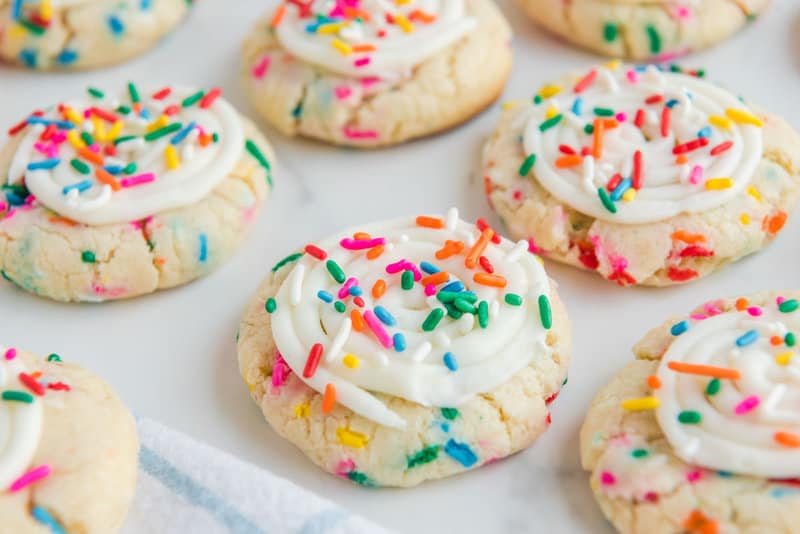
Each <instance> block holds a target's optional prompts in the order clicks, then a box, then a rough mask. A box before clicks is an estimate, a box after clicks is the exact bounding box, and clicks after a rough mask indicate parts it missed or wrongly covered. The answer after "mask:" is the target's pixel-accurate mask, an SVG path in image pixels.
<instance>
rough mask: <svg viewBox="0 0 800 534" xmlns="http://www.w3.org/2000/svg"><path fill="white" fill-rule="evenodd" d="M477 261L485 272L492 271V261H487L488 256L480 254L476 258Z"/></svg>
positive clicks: (490, 272)
mask: <svg viewBox="0 0 800 534" xmlns="http://www.w3.org/2000/svg"><path fill="white" fill-rule="evenodd" d="M478 263H480V264H481V268H482V269H483V270H484V271H486V272H487V273H489V274H492V273H493V272H494V266H493V265H492V262H490V261H489V258H487V257H486V256H481V257H480V258H479V259H478Z"/></svg>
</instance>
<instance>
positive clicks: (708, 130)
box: [697, 126, 711, 138]
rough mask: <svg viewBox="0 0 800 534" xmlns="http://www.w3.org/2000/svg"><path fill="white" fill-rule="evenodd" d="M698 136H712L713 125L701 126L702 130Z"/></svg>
mask: <svg viewBox="0 0 800 534" xmlns="http://www.w3.org/2000/svg"><path fill="white" fill-rule="evenodd" d="M697 137H700V138H708V137H711V126H703V127H702V128H700V131H699V132H697Z"/></svg>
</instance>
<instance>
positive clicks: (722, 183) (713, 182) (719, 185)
mask: <svg viewBox="0 0 800 534" xmlns="http://www.w3.org/2000/svg"><path fill="white" fill-rule="evenodd" d="M731 187H733V180H732V179H731V178H711V179H710V180H708V181H707V182H706V189H709V190H714V191H719V190H720V189H730V188H731Z"/></svg>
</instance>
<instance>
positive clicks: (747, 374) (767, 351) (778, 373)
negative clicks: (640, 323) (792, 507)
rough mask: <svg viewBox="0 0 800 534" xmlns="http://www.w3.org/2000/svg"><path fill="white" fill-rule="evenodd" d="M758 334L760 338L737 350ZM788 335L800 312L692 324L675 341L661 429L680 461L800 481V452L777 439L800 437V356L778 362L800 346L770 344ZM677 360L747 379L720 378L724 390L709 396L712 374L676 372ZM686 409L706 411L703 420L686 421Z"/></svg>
mask: <svg viewBox="0 0 800 534" xmlns="http://www.w3.org/2000/svg"><path fill="white" fill-rule="evenodd" d="M751 331H755V332H757V334H758V337H757V339H756V340H755V341H754V342H752V343H751V344H749V345H746V346H737V340H738V339H740V338H741V337H742V336H743V335H745V334H747V333H748V332H751ZM787 332H795V333H796V332H800V312H793V313H782V312H780V311H778V310H777V308H776V306H775V305H771V306H768V307H766V308H764V309H763V315H761V316H759V317H753V316H751V315H750V314H749V313H748V312H747V311H740V312H739V311H730V312H727V313H723V314H721V315H717V316H714V317H711V318H708V319H705V320H703V321H699V322H692V324H691V326H690V327H689V329H688V330H687V331H686V332H684V333H682V334H680V335H679V336H678V337H676V338H675V340H674V341H673V342H672V344H671V345H670V347H669V349H668V350H667V352H666V353H665V354H664V356H663V358H662V360H661V365H660V367H659V369H658V377H659V378H660V379H661V384H662V385H661V387H660V388H659V389H657V390H655V392H654V395H655V396H656V397H657V398H658V399H659V402H660V405H659V407H658V408H657V411H656V415H657V418H658V423H659V425H660V426H661V429H662V430H663V432H664V434H665V435H666V437H667V439H668V440H669V442H670V444H671V445H672V447H673V449H674V451H675V453H676V454H677V455H678V456H679V457H681V458H682V459H683V460H685V461H687V462H689V463H693V464H699V465H701V466H703V467H707V468H709V469H717V470H723V471H728V472H732V473H738V474H748V475H756V476H761V477H769V478H792V477H798V476H800V449H799V448H796V447H790V446H785V445H782V444H781V443H780V442H779V441H778V440H776V433H781V432H782V433H789V434H792V435H794V436H797V437H800V357H798V356H794V357H792V358H791V359H789V361H788V363H786V360H782V359H781V358H786V356H783V357H779V355H781V354H786V353H787V352H788V353H793V352H795V349H796V348H797V347H788V346H786V345H785V344H780V345H778V346H776V345H773V344H772V343H771V342H770V338H771V337H772V336H780V337H784V336H785V335H786V333H787ZM750 335H751V336H752V335H753V334H750ZM779 360H780V361H781V362H783V363H785V364H781V363H779ZM670 362H687V363H691V364H699V365H710V366H714V367H720V368H725V369H734V370H736V371H738V372H739V373H740V375H741V378H739V379H736V380H730V379H720V383H721V384H720V388H719V391H718V392H717V393H716V394H708V393H707V390H706V388H707V387H708V384H709V382H710V381H711V380H712V379H711V378H710V377H709V376H702V375H694V374H686V373H680V372H676V371H674V370H672V369H670V368H669V363H670ZM687 411H688V412H697V413H699V414H700V416H701V419H700V422H699V423H682V422H680V421H679V420H678V415H679V414H680V413H681V412H687ZM737 411H738V412H739V413H737Z"/></svg>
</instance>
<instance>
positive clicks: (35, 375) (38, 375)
mask: <svg viewBox="0 0 800 534" xmlns="http://www.w3.org/2000/svg"><path fill="white" fill-rule="evenodd" d="M41 377H42V372H41V371H36V372H35V373H31V378H35V379H37V380H38V379H39V378H41Z"/></svg>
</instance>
